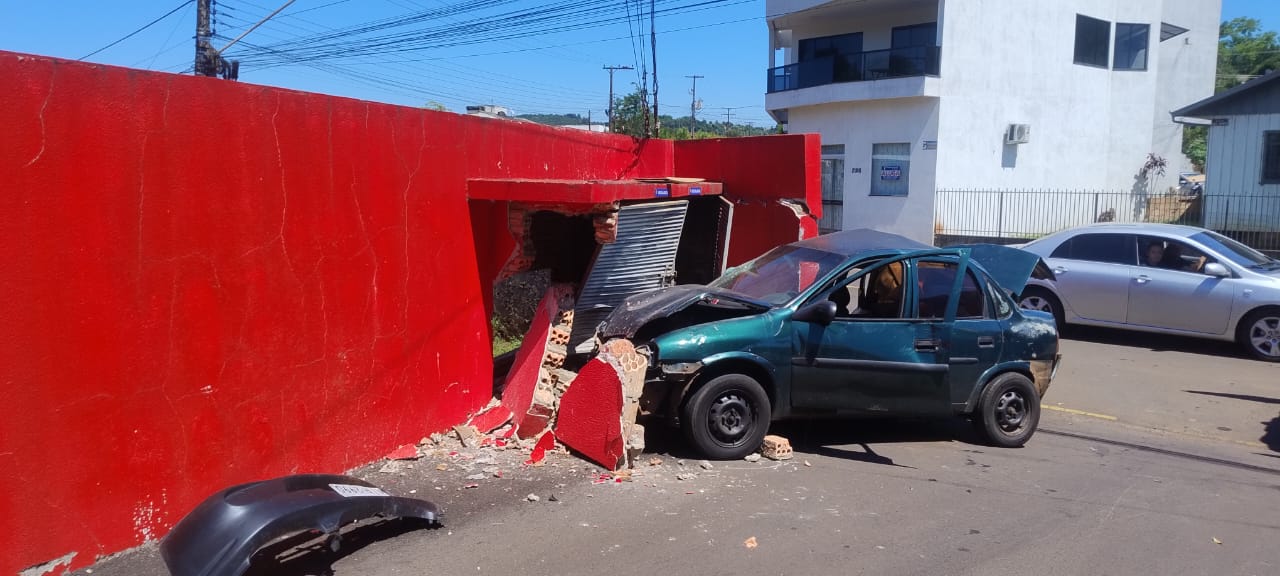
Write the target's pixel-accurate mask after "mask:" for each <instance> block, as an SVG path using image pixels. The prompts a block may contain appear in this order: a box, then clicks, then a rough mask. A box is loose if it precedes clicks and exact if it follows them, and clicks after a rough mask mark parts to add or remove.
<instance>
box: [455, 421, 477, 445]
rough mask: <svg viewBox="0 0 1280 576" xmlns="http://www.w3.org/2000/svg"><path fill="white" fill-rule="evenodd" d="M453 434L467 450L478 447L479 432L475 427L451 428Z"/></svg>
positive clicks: (461, 426)
mask: <svg viewBox="0 0 1280 576" xmlns="http://www.w3.org/2000/svg"><path fill="white" fill-rule="evenodd" d="M453 433H454V434H455V435H457V437H458V441H459V442H462V445H463V446H465V447H467V448H476V447H478V446H480V438H481V436H480V431H479V430H476V427H475V426H469V425H458V426H454V427H453Z"/></svg>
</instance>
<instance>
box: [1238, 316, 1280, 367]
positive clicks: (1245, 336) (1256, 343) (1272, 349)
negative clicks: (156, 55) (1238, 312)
mask: <svg viewBox="0 0 1280 576" xmlns="http://www.w3.org/2000/svg"><path fill="white" fill-rule="evenodd" d="M1236 340H1237V341H1239V342H1240V345H1241V346H1243V347H1244V349H1245V350H1246V351H1247V352H1249V354H1250V355H1251V356H1253V357H1254V358H1257V359H1259V360H1265V361H1267V362H1280V308H1263V309H1262V310H1255V311H1253V312H1250V313H1249V315H1248V316H1245V317H1244V319H1243V320H1241V321H1240V329H1239V333H1238V334H1236Z"/></svg>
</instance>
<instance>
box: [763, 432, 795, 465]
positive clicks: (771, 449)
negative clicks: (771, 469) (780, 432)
mask: <svg viewBox="0 0 1280 576" xmlns="http://www.w3.org/2000/svg"><path fill="white" fill-rule="evenodd" d="M760 454H761V455H763V456H764V457H765V458H768V459H770V460H790V459H791V458H792V457H793V456H794V455H795V454H794V453H793V452H792V451H791V441H790V440H787V439H786V438H783V437H781V436H777V435H774V434H770V435H768V436H765V437H764V444H763V445H762V446H761V447H760Z"/></svg>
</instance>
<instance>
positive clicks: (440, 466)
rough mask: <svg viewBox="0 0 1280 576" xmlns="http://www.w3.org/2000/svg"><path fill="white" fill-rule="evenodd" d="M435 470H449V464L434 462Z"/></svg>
mask: <svg viewBox="0 0 1280 576" xmlns="http://www.w3.org/2000/svg"><path fill="white" fill-rule="evenodd" d="M436 470H439V471H441V472H447V471H448V470H449V465H448V464H445V463H444V462H441V463H439V464H436Z"/></svg>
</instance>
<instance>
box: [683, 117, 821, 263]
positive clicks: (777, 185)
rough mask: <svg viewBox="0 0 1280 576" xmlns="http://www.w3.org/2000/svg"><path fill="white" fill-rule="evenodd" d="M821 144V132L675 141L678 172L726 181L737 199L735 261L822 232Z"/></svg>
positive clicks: (731, 258)
mask: <svg viewBox="0 0 1280 576" xmlns="http://www.w3.org/2000/svg"><path fill="white" fill-rule="evenodd" d="M821 149H822V142H821V138H820V137H819V136H818V135H817V134H795V135H779V136H759V137H755V138H721V139H713V140H683V141H680V142H676V143H675V153H676V154H675V160H676V164H675V170H676V173H677V174H679V175H681V176H686V175H696V176H698V177H701V178H706V179H708V180H714V181H717V182H722V183H724V191H725V196H726V197H728V198H730V199H731V200H733V201H734V204H735V205H734V209H733V227H732V229H731V230H730V243H729V262H728V264H729V265H730V266H737V265H738V264H741V263H743V262H746V261H747V260H750V259H752V258H755V257H756V256H759V255H760V254H761V253H763V252H765V251H766V250H769V249H770V248H773V247H774V246H778V245H779V244H786V243H789V242H795V241H796V240H798V239H801V238H809V237H812V236H815V235H816V234H817V233H818V225H817V220H816V219H817V218H820V217H822V181H821V178H822V171H821V166H820V159H821ZM781 199H787V200H791V201H793V202H794V203H795V204H796V205H797V206H798V208H799V209H800V211H801V214H796V212H795V211H794V210H793V209H792V208H791V207H788V206H785V205H783V204H782V203H781V202H779V200H781ZM806 209H807V214H805V212H806ZM797 229H798V230H797Z"/></svg>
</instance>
